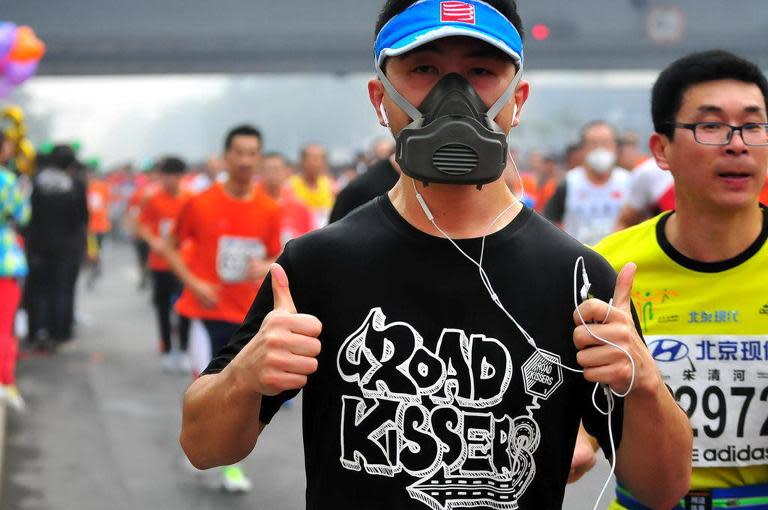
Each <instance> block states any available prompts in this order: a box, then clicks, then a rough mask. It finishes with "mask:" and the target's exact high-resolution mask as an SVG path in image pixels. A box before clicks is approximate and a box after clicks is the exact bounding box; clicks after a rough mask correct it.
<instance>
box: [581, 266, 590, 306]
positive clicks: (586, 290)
mask: <svg viewBox="0 0 768 510" xmlns="http://www.w3.org/2000/svg"><path fill="white" fill-rule="evenodd" d="M581 279H582V281H583V282H584V285H582V286H581V290H580V291H579V296H580V297H581V300H582V301H586V300H587V298H588V297H589V288H590V287H591V286H592V284H591V283H589V278H588V277H587V270H586V268H584V267H582V269H581Z"/></svg>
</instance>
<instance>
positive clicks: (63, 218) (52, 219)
mask: <svg viewBox="0 0 768 510" xmlns="http://www.w3.org/2000/svg"><path fill="white" fill-rule="evenodd" d="M30 203H31V206H32V216H31V218H30V220H29V224H28V225H27V229H26V238H27V250H28V251H29V252H31V253H35V254H36V253H40V252H45V253H49V254H55V253H58V252H62V251H63V252H67V253H68V254H70V255H71V253H70V252H71V251H75V252H77V251H82V250H84V249H85V240H86V230H87V226H88V199H87V194H86V184H85V182H84V180H83V179H81V178H79V177H77V176H74V175H72V174H71V173H70V172H67V171H65V170H60V169H58V168H52V167H47V168H43V169H42V170H40V171H39V172H38V173H37V174H35V177H34V178H33V180H32V196H31V198H30Z"/></svg>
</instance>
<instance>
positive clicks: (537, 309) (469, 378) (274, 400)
mask: <svg viewBox="0 0 768 510" xmlns="http://www.w3.org/2000/svg"><path fill="white" fill-rule="evenodd" d="M458 243H459V245H460V246H461V247H462V248H463V249H465V251H467V252H468V253H469V254H470V255H472V256H473V257H475V258H476V259H477V258H478V257H479V255H480V239H469V240H461V241H458ZM579 256H584V258H585V260H586V267H587V272H588V276H589V278H590V281H591V282H592V289H591V293H592V294H594V295H595V296H597V297H600V298H602V299H605V300H607V298H608V297H609V296H610V295H611V293H612V290H613V286H614V283H615V273H614V272H613V270H612V269H611V267H610V266H609V265H608V263H607V262H605V260H604V259H602V258H601V257H600V256H599V255H597V254H596V253H594V252H593V251H591V250H589V249H588V248H586V247H584V246H583V245H581V244H580V243H578V242H577V241H575V240H574V239H572V238H571V237H570V236H568V235H566V234H564V233H563V232H561V231H560V230H559V229H558V228H556V227H555V226H553V225H552V224H550V223H549V222H547V221H546V220H544V219H543V218H542V217H540V216H539V215H537V214H536V213H535V212H533V211H532V210H530V209H528V208H525V209H523V210H522V212H521V213H520V214H519V215H518V216H517V217H516V218H515V219H514V220H513V221H512V222H511V223H510V224H509V225H507V226H506V227H505V228H503V229H502V230H500V231H499V232H497V233H495V234H492V235H490V236H488V238H487V239H486V246H485V260H484V263H483V267H484V268H485V269H486V271H487V274H488V276H489V277H490V280H491V282H492V285H493V287H494V289H495V291H496V293H497V294H498V296H499V298H500V299H501V301H502V302H503V303H504V305H505V307H506V309H507V310H509V311H510V313H511V314H512V315H513V316H514V317H515V318H516V320H517V321H518V322H519V323H520V324H521V325H522V326H523V327H524V328H525V329H526V330H527V332H528V333H529V334H530V335H532V336H533V338H534V339H535V341H536V343H537V344H538V346H539V348H541V349H543V350H546V351H548V352H549V353H552V354H553V355H554V356H557V357H558V358H559V359H560V361H561V363H563V364H566V365H568V366H571V367H578V364H577V363H576V349H575V347H574V345H573V340H572V335H573V329H574V323H573V319H572V313H573V309H574V305H573V273H574V263H575V262H576V259H577V258H578V257H579ZM279 262H280V263H281V264H282V265H283V267H284V268H285V270H286V272H287V274H288V278H289V282H290V288H291V294H292V296H293V299H294V302H295V304H296V307H297V309H298V310H299V311H300V312H302V313H308V314H312V315H314V316H316V317H318V318H319V319H320V321H321V322H322V323H323V330H322V333H321V335H320V341H321V343H322V346H323V347H322V352H321V353H320V355H319V356H318V362H319V368H318V371H317V372H316V373H315V374H313V375H312V376H310V378H309V381H308V384H307V386H306V387H305V388H304V398H303V431H304V454H305V464H306V473H307V508H308V509H328V508H334V509H350V510H351V509H355V510H357V509H362V508H364V509H367V510H370V509H387V510H390V509H393V508H397V509H414V510H416V509H419V510H421V509H424V510H426V509H428V508H432V509H448V508H468V507H472V508H515V507H514V506H513V503H514V502H517V503H518V505H519V506H518V507H519V508H522V509H536V510H541V509H555V508H557V509H559V508H561V506H562V499H563V493H564V489H565V483H566V479H567V476H568V471H569V468H570V463H571V457H572V454H573V447H574V442H575V438H576V434H577V429H578V425H579V420H580V419H582V418H583V420H584V423H585V426H586V428H587V430H588V431H589V432H590V433H591V434H592V435H594V436H596V437H597V438H598V439H599V441H600V443H601V444H602V445H603V448H604V451H607V452H610V443H609V439H608V431H607V419H606V418H605V417H604V416H602V415H600V414H598V413H597V411H596V410H595V409H594V408H593V407H592V403H591V394H592V388H593V385H592V384H590V383H588V382H587V381H586V380H585V379H584V378H583V376H582V375H581V374H575V373H571V372H569V371H566V370H564V369H562V368H560V367H558V366H557V365H554V364H552V363H548V362H546V360H544V359H543V358H542V357H541V355H540V354H538V353H536V351H535V350H534V349H533V348H532V347H531V346H530V345H529V344H528V343H527V342H526V340H524V338H523V336H522V335H521V333H520V332H519V331H518V329H517V328H516V327H515V326H514V325H513V324H512V323H511V321H510V320H509V319H508V318H507V317H506V316H505V315H504V313H503V312H502V311H501V310H500V309H499V308H498V307H497V306H496V305H495V304H494V303H493V301H492V300H491V298H490V297H489V295H488V293H487V291H486V289H485V287H484V286H483V284H482V282H481V280H480V276H479V274H478V269H477V267H476V266H473V265H472V264H471V263H470V262H469V261H468V260H466V259H465V258H464V257H463V256H462V255H461V254H460V253H459V252H458V251H457V250H456V249H455V248H454V247H453V246H451V245H450V243H449V242H448V241H447V240H446V239H443V238H438V237H433V236H430V235H428V234H426V233H424V232H421V231H419V230H418V229H416V228H415V227H413V226H412V225H410V224H409V223H408V222H407V221H406V220H405V219H404V218H402V217H401V216H400V215H399V213H398V212H397V211H396V210H395V208H394V207H393V205H392V204H391V202H390V201H389V199H388V197H386V196H383V197H380V198H378V199H376V200H374V201H372V202H370V203H368V204H367V205H365V206H363V207H360V208H359V209H358V210H357V211H355V212H354V213H352V214H350V215H349V216H347V217H346V218H344V219H343V220H342V221H340V222H338V223H334V224H332V225H330V226H328V227H326V228H324V229H322V230H319V231H316V232H313V233H311V234H308V235H306V236H304V237H301V238H299V239H296V240H294V241H292V242H290V243H288V245H287V246H286V248H285V251H284V253H283V255H282V256H281V257H280V260H279ZM579 280H580V279H579ZM578 285H579V286H580V285H581V283H580V281H579V283H578ZM272 305H273V301H272V290H271V284H270V280H269V279H267V280H265V282H264V284H263V285H262V287H261V290H260V291H259V294H258V296H257V297H256V300H255V301H254V304H253V306H252V307H251V310H250V311H249V313H248V316H247V317H246V320H245V323H244V324H243V326H242V327H241V329H240V331H239V332H238V333H237V334H235V336H234V337H233V339H232V341H231V342H230V344H229V345H228V346H227V347H226V348H225V349H224V350H223V351H222V352H221V353H219V354H218V356H217V357H216V358H215V359H214V360H213V362H212V363H211V365H210V366H209V367H208V369H207V370H206V371H205V373H206V374H210V373H216V372H219V371H221V370H222V369H223V368H224V367H225V366H226V365H227V363H229V361H230V360H231V359H232V358H233V357H234V356H235V355H236V354H237V353H238V352H239V351H240V350H241V349H242V347H243V346H244V345H245V344H246V343H247V342H248V341H249V340H250V339H251V338H252V337H253V335H254V334H255V333H256V332H257V330H258V328H259V325H260V324H261V322H262V320H263V318H264V316H265V315H266V314H267V313H268V312H269V311H270V310H271V309H272ZM296 393H297V392H286V393H283V394H281V395H278V396H276V397H263V398H262V407H261V420H262V421H263V422H265V423H269V421H270V420H271V419H272V417H273V416H274V414H275V413H276V412H277V411H278V409H279V408H280V405H281V404H282V402H283V401H285V400H286V399H288V398H290V397H292V396H293V395H295V394H296ZM599 400H603V399H602V398H601V399H599ZM603 405H605V402H603ZM622 411H623V407H622V402H621V400H620V399H617V404H616V409H615V410H614V413H613V432H614V438H615V440H616V443H617V444H616V446H617V447H618V441H619V440H620V437H621V423H622V422H621V420H622Z"/></svg>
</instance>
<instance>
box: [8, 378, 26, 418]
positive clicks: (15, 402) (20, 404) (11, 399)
mask: <svg viewBox="0 0 768 510" xmlns="http://www.w3.org/2000/svg"><path fill="white" fill-rule="evenodd" d="M4 389H5V402H6V403H7V404H8V407H10V408H11V409H13V410H14V411H17V412H20V413H21V412H24V410H25V409H26V408H27V404H26V402H24V399H23V398H21V394H20V393H19V388H18V387H17V386H16V385H15V384H12V385H9V386H5V388H4Z"/></svg>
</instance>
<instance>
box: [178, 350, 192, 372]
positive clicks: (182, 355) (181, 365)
mask: <svg viewBox="0 0 768 510" xmlns="http://www.w3.org/2000/svg"><path fill="white" fill-rule="evenodd" d="M176 372H178V373H180V374H190V373H191V372H192V362H191V361H190V359H189V355H187V353H186V352H177V353H176Z"/></svg>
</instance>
